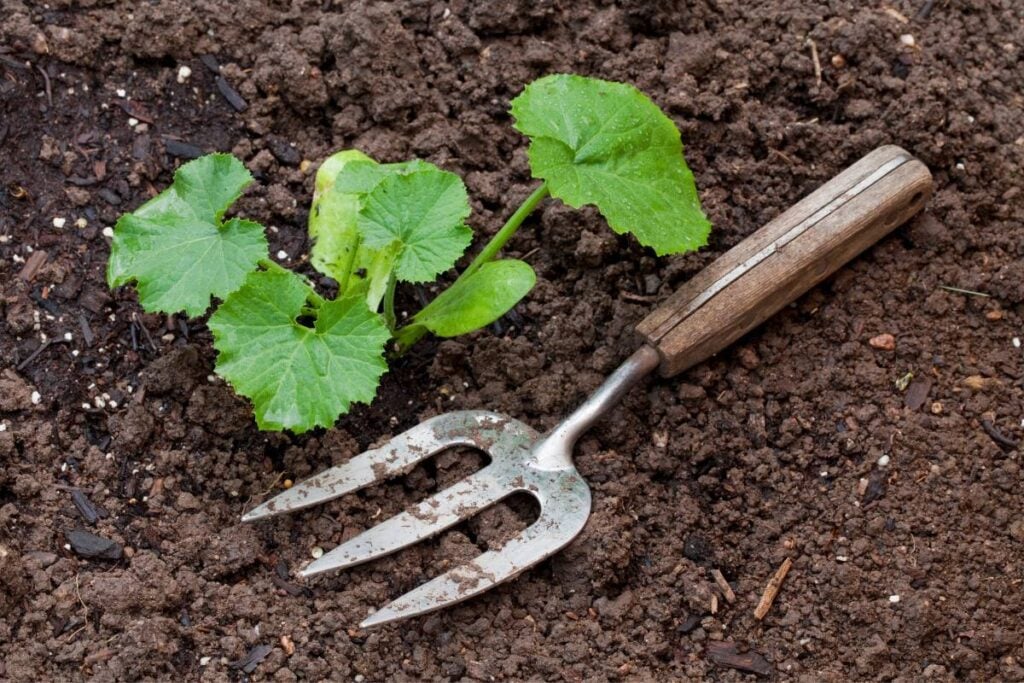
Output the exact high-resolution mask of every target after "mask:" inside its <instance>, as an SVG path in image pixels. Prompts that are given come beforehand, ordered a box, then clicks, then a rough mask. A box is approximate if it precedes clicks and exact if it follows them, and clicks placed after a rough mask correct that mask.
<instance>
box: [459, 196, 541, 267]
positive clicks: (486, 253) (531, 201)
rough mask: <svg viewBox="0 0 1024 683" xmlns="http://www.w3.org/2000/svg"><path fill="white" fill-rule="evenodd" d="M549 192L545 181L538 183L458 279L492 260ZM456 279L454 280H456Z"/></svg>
mask: <svg viewBox="0 0 1024 683" xmlns="http://www.w3.org/2000/svg"><path fill="white" fill-rule="evenodd" d="M550 193H551V190H550V189H548V184H547V181H545V182H543V183H541V184H540V187H538V188H537V189H536V190H534V191H533V192H532V193H530V196H529V197H527V198H526V200H525V201H524V202H523V203H522V204H521V205H520V206H519V208H518V209H516V212H515V213H514V214H512V215H511V216H509V218H508V220H507V221H505V225H503V226H501V230H499V231H498V232H497V233H495V235H494V237H492V238H491V241H490V242H488V243H487V244H486V245H484V248H483V249H481V250H480V253H479V254H477V255H476V258H475V259H473V262H472V263H470V264H469V267H468V268H466V270H464V271H463V272H462V275H460V276H459V280H461V279H462V278H464V277H469V276H470V275H472V274H473V273H475V272H476V271H478V270H480V266H482V265H484V264H485V263H487V262H488V261H490V260H492V259H493V258H494V257H495V256H497V255H498V252H499V251H501V248H502V247H504V246H505V243H506V242H508V241H509V240H510V239H512V235H514V234H516V231H517V230H519V226H520V225H522V224H523V221H524V220H526V217H527V216H529V215H530V214H531V213H533V210H534V209H536V208H537V205H538V204H540V203H541V200H543V199H544V198H545V197H547V196H548V195H549V194H550ZM457 281H458V280H456V282H457Z"/></svg>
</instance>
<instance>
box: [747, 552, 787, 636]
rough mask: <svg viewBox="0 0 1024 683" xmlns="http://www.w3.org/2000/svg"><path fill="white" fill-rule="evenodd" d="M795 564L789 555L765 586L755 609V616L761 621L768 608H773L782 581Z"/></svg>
mask: <svg viewBox="0 0 1024 683" xmlns="http://www.w3.org/2000/svg"><path fill="white" fill-rule="evenodd" d="M792 566H793V560H791V559H789V558H788V557H787V558H786V560H785V561H784V562H783V563H782V566H781V567H779V570H778V571H777V572H775V576H773V577H772V578H771V581H769V582H768V585H767V586H765V587H764V593H763V594H762V595H761V600H760V602H758V603H757V607H756V608H755V609H754V618H755V619H757V620H758V621H760V620H761V619H764V618H765V616H766V615H767V614H768V610H770V609H771V608H772V603H773V602H775V596H776V595H778V594H779V589H780V588H782V582H783V581H784V580H785V579H786V574H788V573H789V568H790V567H792Z"/></svg>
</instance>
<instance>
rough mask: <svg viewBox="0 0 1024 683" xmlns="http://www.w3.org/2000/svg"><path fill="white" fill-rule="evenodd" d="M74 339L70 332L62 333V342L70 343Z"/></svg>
mask: <svg viewBox="0 0 1024 683" xmlns="http://www.w3.org/2000/svg"><path fill="white" fill-rule="evenodd" d="M74 338H75V336H74V335H73V334H71V333H70V332H65V333H64V341H71V340H72V339H74Z"/></svg>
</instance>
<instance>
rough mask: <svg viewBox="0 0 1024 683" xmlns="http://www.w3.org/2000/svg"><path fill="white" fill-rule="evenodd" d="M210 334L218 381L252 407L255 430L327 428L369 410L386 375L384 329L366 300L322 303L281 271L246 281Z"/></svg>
mask: <svg viewBox="0 0 1024 683" xmlns="http://www.w3.org/2000/svg"><path fill="white" fill-rule="evenodd" d="M300 316H312V317H314V318H315V320H314V322H313V327H307V326H306V325H303V324H300V323H299V322H298V318H299V317H300ZM209 327H210V330H211V331H212V332H213V338H214V346H215V347H216V349H217V351H218V356H217V373H218V374H219V375H221V376H222V377H224V378H225V379H226V380H227V381H228V382H230V383H231V385H232V386H233V387H234V388H235V391H237V392H238V393H239V394H241V395H243V396H246V397H248V398H249V399H250V400H251V401H252V403H253V409H254V412H255V414H256V421H257V423H258V424H259V426H260V429H267V430H282V429H290V430H292V431H295V432H304V431H306V430H309V429H312V428H313V427H318V426H319V427H329V426H330V425H332V424H334V421H335V420H336V419H337V418H338V415H340V414H342V413H345V412H348V410H349V407H350V406H351V404H352V403H354V402H362V403H368V402H370V401H371V400H372V399H373V396H374V394H375V393H376V390H377V384H378V382H379V381H380V376H381V375H382V374H383V373H384V372H385V370H387V364H386V363H385V362H384V358H383V351H384V345H385V344H386V343H387V340H388V337H389V333H388V329H387V327H385V326H384V323H383V322H382V321H381V318H380V316H379V315H378V314H376V313H374V312H373V311H371V310H370V309H369V308H368V307H367V306H366V300H365V298H364V297H363V296H349V297H346V298H343V299H335V300H334V301H324V300H323V299H320V297H318V296H317V295H316V293H315V292H313V290H312V289H310V288H309V286H308V285H306V284H305V283H304V282H303V281H302V279H301V278H300V277H299V276H298V275H295V274H294V273H291V272H288V271H257V272H254V273H252V274H251V275H249V277H248V278H246V281H245V284H244V285H243V286H242V288H241V289H239V290H238V291H237V292H235V293H234V294H232V295H231V296H230V297H228V299H227V300H226V301H225V302H224V303H223V304H221V306H220V307H219V308H218V309H217V311H216V313H214V314H213V315H212V316H210V322H209Z"/></svg>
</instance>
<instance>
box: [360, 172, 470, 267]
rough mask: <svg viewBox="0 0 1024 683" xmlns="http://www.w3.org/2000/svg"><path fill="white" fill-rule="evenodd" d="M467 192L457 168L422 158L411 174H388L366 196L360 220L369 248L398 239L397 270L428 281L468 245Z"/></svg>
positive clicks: (381, 245) (453, 262) (388, 243)
mask: <svg viewBox="0 0 1024 683" xmlns="http://www.w3.org/2000/svg"><path fill="white" fill-rule="evenodd" d="M467 216H469V198H468V197H467V195H466V186H465V185H463V184H462V179H461V178H459V176H457V175H455V174H454V173H448V172H447V171H442V170H441V169H439V168H437V167H435V166H432V165H429V164H425V163H424V164H423V167H422V168H420V169H418V170H415V171H413V172H411V173H408V174H389V175H387V176H385V177H384V178H383V179H382V180H381V181H380V182H378V183H377V185H376V186H375V187H374V188H373V189H372V190H371V191H370V192H368V193H367V194H366V195H365V196H364V197H363V206H362V209H361V210H360V211H359V218H358V220H357V225H358V227H359V231H360V233H362V236H363V241H364V242H365V243H366V245H367V246H368V247H370V248H371V249H383V248H385V247H387V246H388V245H390V244H392V243H393V242H396V241H397V242H398V243H400V245H401V247H400V249H399V252H398V258H397V262H396V265H395V273H396V274H397V275H398V279H399V280H403V281H405V282H427V281H429V280H432V279H433V278H434V276H436V275H437V274H438V273H441V272H444V271H445V270H448V269H449V268H451V267H452V266H453V265H455V261H457V260H458V258H459V256H461V255H462V252H463V251H465V250H466V247H468V246H469V243H470V241H471V240H472V238H473V232H472V231H471V230H470V229H469V228H468V227H466V225H465V224H464V223H463V221H465V219H466V217H467Z"/></svg>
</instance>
